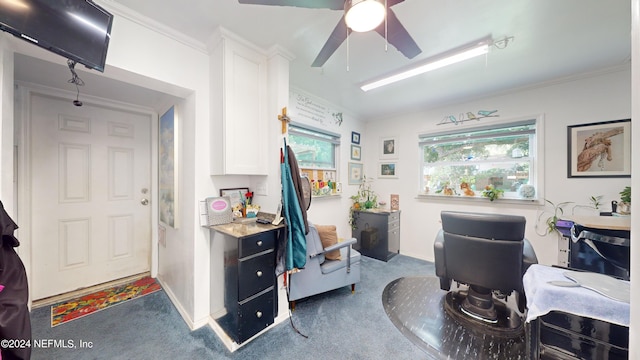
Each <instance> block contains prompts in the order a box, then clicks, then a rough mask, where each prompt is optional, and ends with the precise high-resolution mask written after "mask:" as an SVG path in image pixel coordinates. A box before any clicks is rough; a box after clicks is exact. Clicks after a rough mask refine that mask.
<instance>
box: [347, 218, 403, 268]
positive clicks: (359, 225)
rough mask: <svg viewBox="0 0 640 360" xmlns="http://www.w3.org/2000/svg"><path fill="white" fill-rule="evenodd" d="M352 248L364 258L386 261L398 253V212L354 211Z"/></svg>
mask: <svg viewBox="0 0 640 360" xmlns="http://www.w3.org/2000/svg"><path fill="white" fill-rule="evenodd" d="M353 217H354V219H355V220H356V223H355V228H354V229H353V230H352V231H351V236H353V237H354V238H356V239H357V240H358V242H357V243H356V244H355V245H354V246H353V248H354V249H356V250H358V251H360V253H361V254H362V255H364V256H368V257H372V258H374V259H378V260H382V261H388V260H389V259H391V258H392V257H394V256H396V255H398V253H399V252H400V211H391V212H389V211H382V210H362V211H354V213H353Z"/></svg>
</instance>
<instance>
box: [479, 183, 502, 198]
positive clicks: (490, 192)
mask: <svg viewBox="0 0 640 360" xmlns="http://www.w3.org/2000/svg"><path fill="white" fill-rule="evenodd" d="M502 195H504V190H501V189H496V188H495V187H494V186H493V185H487V186H485V187H484V190H482V196H483V197H486V198H489V200H490V201H493V200H495V199H498V198H499V197H501V196H502Z"/></svg>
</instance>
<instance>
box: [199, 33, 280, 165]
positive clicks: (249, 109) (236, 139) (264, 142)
mask: <svg viewBox="0 0 640 360" xmlns="http://www.w3.org/2000/svg"><path fill="white" fill-rule="evenodd" d="M211 97H212V98H211V114H212V122H211V147H210V149H211V152H212V154H211V161H212V163H211V174H212V175H267V172H268V167H267V155H268V140H269V139H268V133H269V132H268V128H267V56H266V54H264V52H262V51H261V50H259V49H258V48H256V47H254V46H252V45H251V44H249V43H247V42H246V41H244V40H242V39H240V38H238V37H237V36H235V35H233V34H230V33H228V32H227V31H224V30H221V31H220V32H219V33H218V34H216V35H215V36H214V41H213V46H212V49H211Z"/></svg>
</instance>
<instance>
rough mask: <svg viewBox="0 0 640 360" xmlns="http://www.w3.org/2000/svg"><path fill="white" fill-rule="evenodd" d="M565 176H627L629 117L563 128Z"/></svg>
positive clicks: (629, 150) (629, 169) (629, 153)
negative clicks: (565, 160)
mask: <svg viewBox="0 0 640 360" xmlns="http://www.w3.org/2000/svg"><path fill="white" fill-rule="evenodd" d="M567 145H568V149H567V155H568V159H567V163H568V164H567V165H568V166H567V177H570V178H573V177H584V178H589V177H631V119H623V120H612V121H604V122H597V123H590V124H580V125H570V126H568V127H567Z"/></svg>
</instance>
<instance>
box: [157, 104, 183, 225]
mask: <svg viewBox="0 0 640 360" xmlns="http://www.w3.org/2000/svg"><path fill="white" fill-rule="evenodd" d="M158 134H159V139H158V152H159V154H158V158H159V163H158V173H159V175H158V183H159V192H160V199H159V200H158V212H159V213H160V222H161V223H163V224H166V225H167V226H171V227H172V228H174V229H177V228H178V226H179V221H178V220H179V219H180V216H179V209H180V205H179V202H178V200H179V199H178V191H177V189H179V186H178V179H179V178H180V177H179V174H178V169H179V168H180V167H179V166H178V159H179V157H178V146H177V145H176V139H178V123H177V119H176V109H175V107H174V106H172V107H170V108H169V110H167V111H166V112H165V113H164V114H162V116H160V128H159V129H158Z"/></svg>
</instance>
